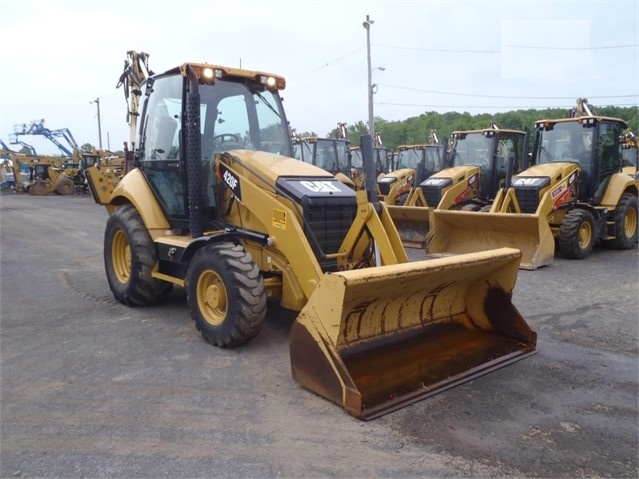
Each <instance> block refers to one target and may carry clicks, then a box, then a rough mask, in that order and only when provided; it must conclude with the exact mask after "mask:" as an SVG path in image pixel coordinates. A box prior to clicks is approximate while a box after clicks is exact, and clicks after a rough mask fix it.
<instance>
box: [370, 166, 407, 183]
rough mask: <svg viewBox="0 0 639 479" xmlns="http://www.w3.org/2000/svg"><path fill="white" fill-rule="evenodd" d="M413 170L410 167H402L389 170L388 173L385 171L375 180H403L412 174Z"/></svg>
mask: <svg viewBox="0 0 639 479" xmlns="http://www.w3.org/2000/svg"><path fill="white" fill-rule="evenodd" d="M414 173H415V170H414V169H412V168H402V169H400V170H395V171H391V172H390V173H386V174H385V175H383V176H380V177H379V178H378V179H377V181H378V182H379V181H382V182H383V181H384V180H385V179H389V180H396V181H397V180H403V179H405V178H408V177H409V176H410V175H412V174H414ZM389 180H386V181H389Z"/></svg>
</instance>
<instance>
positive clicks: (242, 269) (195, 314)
mask: <svg viewBox="0 0 639 479" xmlns="http://www.w3.org/2000/svg"><path fill="white" fill-rule="evenodd" d="M200 251H201V254H205V255H217V257H218V258H219V259H220V260H221V261H222V262H224V265H225V268H224V269H225V271H226V273H227V274H230V277H231V279H232V284H228V285H225V287H226V289H227V295H229V296H231V295H232V296H233V303H234V305H235V307H236V308H238V310H239V311H238V313H239V314H237V315H235V316H234V317H232V318H227V319H225V321H224V325H223V327H219V328H216V330H215V331H211V330H210V328H208V327H207V326H206V323H205V322H204V320H203V319H201V317H200V313H199V311H198V307H197V298H193V297H191V295H194V294H195V292H194V289H193V288H194V286H193V287H190V286H189V285H187V303H188V305H189V312H190V314H191V317H192V318H193V320H194V321H195V326H196V328H197V329H198V331H200V333H201V334H202V337H203V338H204V339H206V341H208V342H209V343H210V344H212V345H214V346H218V347H222V348H226V347H235V346H240V345H242V344H245V343H247V342H249V341H250V340H251V339H253V338H254V337H255V336H257V334H258V333H259V332H260V330H261V329H262V324H263V323H264V320H265V318H266V303H267V301H266V300H267V295H266V290H265V288H264V280H263V279H262V276H261V274H260V270H259V268H258V266H257V264H255V263H254V262H253V258H252V257H251V255H250V253H248V252H247V251H245V250H244V249H243V248H242V247H241V246H239V245H235V244H233V243H218V244H212V245H208V246H206V247H204V248H203V249H202V250H200ZM198 254H200V252H198ZM196 256H197V255H196ZM194 260H195V257H194Z"/></svg>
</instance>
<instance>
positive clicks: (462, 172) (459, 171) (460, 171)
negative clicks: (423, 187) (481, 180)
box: [426, 165, 480, 181]
mask: <svg viewBox="0 0 639 479" xmlns="http://www.w3.org/2000/svg"><path fill="white" fill-rule="evenodd" d="M479 169H480V168H479V166H470V165H461V166H451V167H450V168H446V169H444V170H442V171H438V172H437V173H434V174H432V175H431V176H430V178H451V179H453V180H457V179H460V178H461V177H469V176H471V175H473V174H475V173H477V172H478V171H479ZM426 181H428V180H426Z"/></svg>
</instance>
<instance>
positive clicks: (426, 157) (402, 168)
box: [377, 130, 447, 206]
mask: <svg viewBox="0 0 639 479" xmlns="http://www.w3.org/2000/svg"><path fill="white" fill-rule="evenodd" d="M446 162H447V157H446V147H445V146H444V145H441V144H440V143H439V139H438V138H437V134H436V132H435V131H434V130H433V131H431V132H430V134H429V143H428V144H420V145H401V146H399V147H397V158H396V160H395V165H394V169H393V171H392V172H390V173H387V174H385V175H383V176H381V177H380V178H378V179H377V187H378V188H379V192H380V195H381V199H382V201H384V202H385V203H386V204H387V205H400V206H403V205H406V204H413V205H415V204H417V202H416V200H414V199H413V195H415V194H419V192H417V191H416V190H417V188H416V186H418V185H419V184H420V183H421V182H422V181H424V180H425V179H426V178H429V177H430V176H431V175H432V174H433V173H436V172H438V171H441V170H442V169H444V168H445V167H446Z"/></svg>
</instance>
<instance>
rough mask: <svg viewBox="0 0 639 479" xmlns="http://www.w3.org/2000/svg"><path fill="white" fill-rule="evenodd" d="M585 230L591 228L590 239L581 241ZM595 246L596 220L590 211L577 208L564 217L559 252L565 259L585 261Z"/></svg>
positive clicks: (560, 231) (560, 232)
mask: <svg viewBox="0 0 639 479" xmlns="http://www.w3.org/2000/svg"><path fill="white" fill-rule="evenodd" d="M583 228H589V232H590V237H589V238H585V239H586V240H587V242H584V241H583V239H582V241H580V239H579V234H580V232H582V229H583ZM594 244H595V219H594V217H593V216H592V213H591V212H590V211H588V210H584V209H580V208H575V209H572V210H570V211H568V213H566V216H564V220H563V221H562V223H561V226H560V228H559V250H560V251H561V254H562V255H563V256H564V257H565V258H569V259H584V258H586V257H587V256H588V255H589V254H590V252H591V251H592V248H593V246H594Z"/></svg>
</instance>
